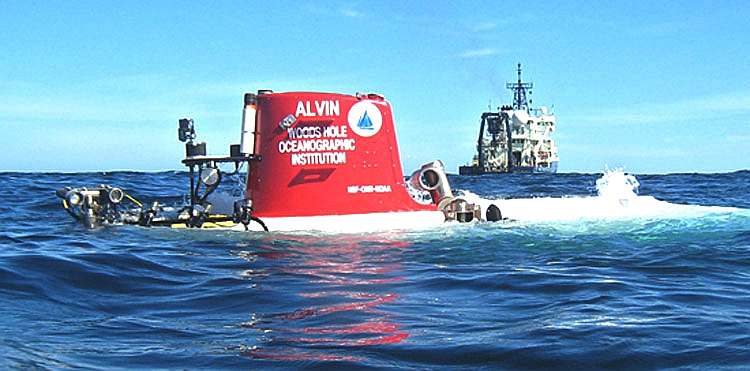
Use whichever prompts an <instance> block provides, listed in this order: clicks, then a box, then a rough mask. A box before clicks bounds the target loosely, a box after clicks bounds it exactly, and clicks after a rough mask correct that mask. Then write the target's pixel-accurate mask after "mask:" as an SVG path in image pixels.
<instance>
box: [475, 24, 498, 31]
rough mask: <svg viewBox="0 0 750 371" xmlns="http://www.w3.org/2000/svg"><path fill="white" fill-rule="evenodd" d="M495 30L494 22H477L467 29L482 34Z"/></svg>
mask: <svg viewBox="0 0 750 371" xmlns="http://www.w3.org/2000/svg"><path fill="white" fill-rule="evenodd" d="M495 28H497V23H496V22H479V23H477V24H474V25H472V26H471V27H470V28H469V29H470V30H471V31H473V32H484V31H489V30H494V29H495Z"/></svg>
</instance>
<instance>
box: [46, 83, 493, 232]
mask: <svg viewBox="0 0 750 371" xmlns="http://www.w3.org/2000/svg"><path fill="white" fill-rule="evenodd" d="M178 123H179V125H178V138H179V140H180V141H182V142H185V158H184V159H183V160H182V163H183V164H184V165H185V166H187V168H188V170H189V191H188V197H187V200H186V204H185V205H183V206H182V207H180V208H178V209H177V211H176V212H174V213H170V212H168V211H167V209H168V208H165V207H164V205H162V204H160V203H159V202H153V203H152V204H151V205H144V204H142V203H141V202H139V201H138V200H136V199H135V198H134V197H132V196H131V195H130V194H129V193H128V192H126V191H125V190H123V189H121V188H119V187H115V186H111V185H99V186H95V187H79V188H73V187H67V188H64V189H61V190H58V191H57V195H58V196H59V197H60V198H62V203H63V207H64V208H65V209H66V210H67V211H68V213H69V214H70V215H71V216H73V217H74V218H75V219H76V220H79V221H80V222H81V223H83V224H84V225H86V226H87V227H90V228H93V227H96V226H100V225H106V224H136V225H141V226H146V227H156V226H165V227H171V228H203V229H205V228H229V229H239V230H256V231H262V230H265V231H269V230H271V231H275V230H280V231H282V230H308V229H331V228H333V229H346V226H351V227H353V228H355V229H357V230H379V229H400V228H411V227H415V226H420V227H421V226H431V225H439V224H441V223H445V222H451V221H456V222H462V223H464V222H472V221H499V220H501V219H502V215H501V213H500V210H499V209H498V207H497V206H496V205H489V206H488V207H486V210H482V208H481V207H480V205H478V204H475V203H470V202H468V201H467V200H465V199H464V198H462V197H459V196H456V195H454V193H453V191H452V190H451V187H450V184H449V182H448V178H447V176H446V174H445V171H444V169H443V164H442V163H441V162H440V161H437V160H436V161H432V162H429V163H426V164H425V165H423V166H422V167H420V168H419V169H417V170H416V171H415V172H413V174H412V175H411V177H410V178H408V179H407V178H405V177H404V172H403V169H402V167H401V159H400V156H399V150H398V143H397V141H396V133H395V127H394V122H393V113H392V110H391V104H390V103H389V102H388V101H387V100H386V99H385V98H384V97H383V96H382V95H379V94H360V93H357V94H355V95H346V94H337V93H317V92H283V93H276V92H273V91H271V90H259V91H258V92H257V94H254V93H247V94H245V96H244V106H243V111H242V126H241V133H240V143H239V144H235V145H231V146H230V149H229V154H228V155H218V156H217V155H208V154H207V146H206V143H205V142H198V141H196V132H195V125H194V122H193V120H192V119H189V118H184V119H180V120H179V122H178ZM226 164H228V165H230V166H232V165H233V168H234V169H233V171H223V170H222V169H220V165H226ZM245 166H247V168H246V169H247V175H246V178H245V181H244V184H245V187H244V192H243V193H244V194H243V195H242V196H241V197H238V198H237V199H234V200H232V203H233V207H232V208H231V210H218V208H217V207H215V205H214V202H213V201H212V200H211V197H209V196H211V195H212V193H214V192H215V191H216V190H217V188H218V187H219V185H220V184H221V183H222V180H223V179H227V178H228V175H234V176H238V175H239V174H240V170H241V169H243V168H244V167H245ZM126 205H127V206H126Z"/></svg>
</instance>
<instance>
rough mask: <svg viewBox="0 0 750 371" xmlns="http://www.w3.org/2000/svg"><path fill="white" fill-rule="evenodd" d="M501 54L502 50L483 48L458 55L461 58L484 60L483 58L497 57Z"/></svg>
mask: <svg viewBox="0 0 750 371" xmlns="http://www.w3.org/2000/svg"><path fill="white" fill-rule="evenodd" d="M497 54H500V50H498V49H495V48H481V49H470V50H465V51H463V52H461V54H459V55H458V57H459V58H467V59H468V58H482V57H488V56H491V55H497Z"/></svg>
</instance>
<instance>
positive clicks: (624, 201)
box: [464, 170, 740, 222]
mask: <svg viewBox="0 0 750 371" xmlns="http://www.w3.org/2000/svg"><path fill="white" fill-rule="evenodd" d="M638 186H639V183H638V180H637V179H636V178H635V177H634V176H632V175H628V174H625V173H624V172H623V171H622V170H609V171H606V172H605V173H604V175H603V176H602V177H601V178H600V179H599V180H597V182H596V187H597V192H598V195H597V196H589V197H557V198H555V197H542V198H517V199H505V200H490V199H483V198H481V197H479V196H477V195H476V194H473V193H471V192H466V191H464V198H466V200H467V201H469V202H473V203H478V204H479V205H481V206H482V210H486V209H487V207H488V206H489V205H490V204H495V205H496V206H497V207H499V208H500V211H501V212H502V214H503V217H506V218H509V219H513V220H518V221H529V222H548V221H576V220H581V221H585V220H601V219H614V220H620V219H635V218H682V217H700V216H703V215H707V214H711V213H723V212H735V211H738V210H740V209H737V208H731V207H718V206H697V205H682V204H673V203H669V202H666V201H660V200H657V199H655V198H654V197H651V196H638V194H637V191H638Z"/></svg>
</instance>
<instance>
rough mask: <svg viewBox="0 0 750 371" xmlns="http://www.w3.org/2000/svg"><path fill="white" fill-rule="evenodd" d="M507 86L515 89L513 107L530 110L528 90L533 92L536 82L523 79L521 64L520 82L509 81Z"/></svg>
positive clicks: (519, 69)
mask: <svg viewBox="0 0 750 371" xmlns="http://www.w3.org/2000/svg"><path fill="white" fill-rule="evenodd" d="M505 87H506V88H508V89H510V90H512V91H513V109H514V110H528V109H529V105H528V103H526V90H528V91H529V94H531V88H533V87H534V83H531V82H523V81H521V64H520V63H519V64H518V82H515V83H514V82H509V83H507V84H505Z"/></svg>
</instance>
